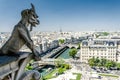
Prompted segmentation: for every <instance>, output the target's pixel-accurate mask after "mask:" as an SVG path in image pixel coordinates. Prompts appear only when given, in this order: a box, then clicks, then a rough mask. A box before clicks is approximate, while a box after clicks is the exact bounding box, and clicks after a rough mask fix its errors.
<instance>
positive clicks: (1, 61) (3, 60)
mask: <svg viewBox="0 0 120 80" xmlns="http://www.w3.org/2000/svg"><path fill="white" fill-rule="evenodd" d="M16 60H17V57H12V56H11V57H10V56H0V67H1V66H4V65H6V64H8V63H11V62H13V61H16Z"/></svg>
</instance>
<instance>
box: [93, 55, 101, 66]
mask: <svg viewBox="0 0 120 80" xmlns="http://www.w3.org/2000/svg"><path fill="white" fill-rule="evenodd" d="M94 63H95V66H98V65H100V64H99V63H100V60H99V58H98V57H97V58H95V60H94Z"/></svg>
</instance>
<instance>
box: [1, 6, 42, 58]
mask: <svg viewBox="0 0 120 80" xmlns="http://www.w3.org/2000/svg"><path fill="white" fill-rule="evenodd" d="M31 6H32V8H31V9H25V10H23V11H22V12H21V16H22V18H21V20H20V21H19V23H18V24H17V25H15V27H14V29H13V32H12V34H11V37H10V38H9V39H8V41H7V42H6V43H5V44H4V45H3V46H2V47H1V49H0V55H8V56H19V55H18V54H17V53H18V52H19V50H20V49H21V47H22V46H23V45H26V46H27V47H28V48H29V49H30V50H31V51H32V53H33V54H34V55H35V59H37V60H40V57H39V52H37V50H36V49H35V47H34V44H33V41H32V39H31V37H30V31H32V27H35V26H36V25H38V24H39V20H38V19H37V18H38V16H37V14H36V12H35V8H34V5H33V4H31ZM28 27H30V31H29V30H28Z"/></svg>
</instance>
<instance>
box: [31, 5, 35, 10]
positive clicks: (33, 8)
mask: <svg viewBox="0 0 120 80" xmlns="http://www.w3.org/2000/svg"><path fill="white" fill-rule="evenodd" d="M31 7H32V8H31V10H33V11H35V7H34V5H33V4H32V3H31Z"/></svg>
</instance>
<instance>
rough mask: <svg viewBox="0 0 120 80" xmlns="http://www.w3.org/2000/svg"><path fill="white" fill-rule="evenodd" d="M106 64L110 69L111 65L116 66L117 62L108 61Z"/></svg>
mask: <svg viewBox="0 0 120 80" xmlns="http://www.w3.org/2000/svg"><path fill="white" fill-rule="evenodd" d="M105 66H106V67H107V68H108V69H110V68H111V67H115V66H116V63H115V62H113V61H109V60H108V61H107V63H106V64H105Z"/></svg>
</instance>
